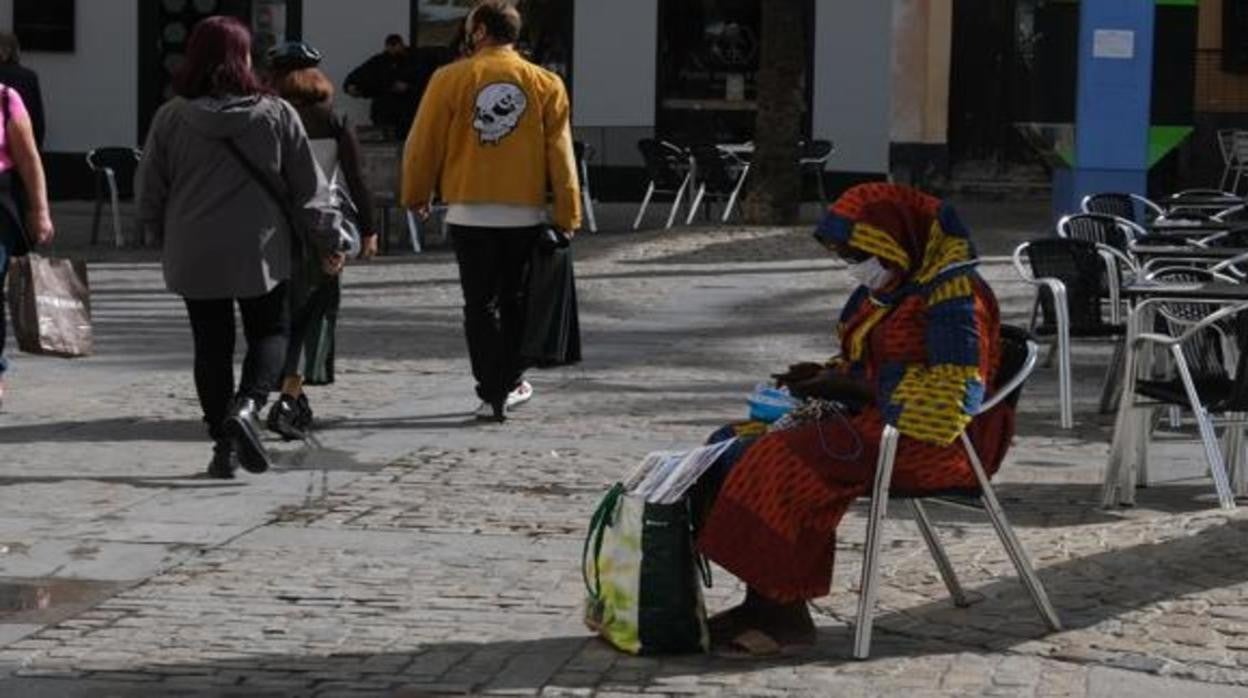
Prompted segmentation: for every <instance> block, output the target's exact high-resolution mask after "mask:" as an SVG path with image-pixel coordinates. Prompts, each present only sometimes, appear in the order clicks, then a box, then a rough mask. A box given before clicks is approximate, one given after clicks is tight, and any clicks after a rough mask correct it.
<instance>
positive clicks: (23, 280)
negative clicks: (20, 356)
mask: <svg viewBox="0 0 1248 698" xmlns="http://www.w3.org/2000/svg"><path fill="white" fill-rule="evenodd" d="M8 295H9V309H10V311H11V315H12V318H13V334H14V335H16V337H17V346H18V348H19V349H21V350H22V351H24V352H27V353H30V354H46V355H49V356H64V357H79V356H90V355H91V352H92V349H93V347H94V339H93V335H92V331H91V292H90V289H89V286H88V284H87V266H86V264H85V263H83V262H81V261H78V260H69V259H54V258H51V257H43V256H41V255H37V254H30V255H27V256H25V257H17V258H15V259H14V260H13V262H12V266H11V269H10V271H9V290H8Z"/></svg>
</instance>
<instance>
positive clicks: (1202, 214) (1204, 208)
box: [1158, 189, 1244, 219]
mask: <svg viewBox="0 0 1248 698" xmlns="http://www.w3.org/2000/svg"><path fill="white" fill-rule="evenodd" d="M1158 203H1159V204H1160V205H1161V206H1162V207H1163V208H1165V209H1166V217H1167V218H1188V219H1192V218H1195V219H1208V218H1213V217H1215V216H1217V215H1218V214H1220V213H1223V212H1225V211H1227V210H1229V209H1232V208H1235V207H1237V206H1242V205H1243V204H1244V197H1242V196H1240V195H1238V194H1236V193H1234V192H1229V191H1222V190H1220V189H1184V190H1183V191H1180V192H1175V193H1174V194H1171V195H1170V196H1167V197H1166V198H1165V199H1162V200H1161V201H1160V202H1158Z"/></svg>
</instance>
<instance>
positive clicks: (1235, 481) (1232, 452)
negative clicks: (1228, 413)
mask: <svg viewBox="0 0 1248 698" xmlns="http://www.w3.org/2000/svg"><path fill="white" fill-rule="evenodd" d="M1244 417H1245V415H1244V414H1243V413H1237V414H1234V415H1232V418H1233V419H1234V421H1235V423H1234V424H1232V425H1230V426H1229V427H1227V433H1228V434H1230V439H1229V441H1230V444H1229V445H1228V447H1227V462H1228V463H1229V464H1230V472H1231V491H1232V492H1234V493H1235V496H1236V497H1248V477H1245V475H1248V473H1246V472H1245V465H1246V464H1245V462H1244V425H1243V420H1244Z"/></svg>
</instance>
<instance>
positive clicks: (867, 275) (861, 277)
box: [849, 257, 893, 291]
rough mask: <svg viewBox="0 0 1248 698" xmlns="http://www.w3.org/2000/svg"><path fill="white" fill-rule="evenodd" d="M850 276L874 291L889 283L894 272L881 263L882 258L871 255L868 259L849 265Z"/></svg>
mask: <svg viewBox="0 0 1248 698" xmlns="http://www.w3.org/2000/svg"><path fill="white" fill-rule="evenodd" d="M849 278H851V279H853V280H854V281H855V282H857V283H858V284H859V285H860V286H866V287H867V288H869V289H871V290H872V291H878V290H879V289H881V288H884V287H885V286H887V285H888V282H889V281H891V280H892V278H893V272H891V271H889V270H888V268H887V267H885V266H884V265H883V264H880V260H879V259H877V258H875V257H869V258H868V259H867V260H866V261H863V262H858V263H857V264H851V265H849Z"/></svg>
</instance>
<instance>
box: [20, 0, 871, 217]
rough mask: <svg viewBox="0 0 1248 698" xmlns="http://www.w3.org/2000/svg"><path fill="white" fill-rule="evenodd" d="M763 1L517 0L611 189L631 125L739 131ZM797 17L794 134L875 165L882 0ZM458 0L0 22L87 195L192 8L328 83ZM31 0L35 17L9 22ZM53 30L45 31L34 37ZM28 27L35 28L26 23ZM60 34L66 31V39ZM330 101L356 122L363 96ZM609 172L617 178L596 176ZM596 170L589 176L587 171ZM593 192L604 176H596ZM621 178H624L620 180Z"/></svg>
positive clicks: (171, 58) (161, 73)
mask: <svg viewBox="0 0 1248 698" xmlns="http://www.w3.org/2000/svg"><path fill="white" fill-rule="evenodd" d="M761 1H762V0H628V1H627V2H621V1H620V0H519V4H520V5H521V6H522V9H523V10H524V12H525V15H526V19H527V24H528V27H527V28H526V34H525V38H524V49H525V50H526V51H527V52H529V54H530V55H531V57H532V58H533V59H534V60H536V61H538V62H540V63H542V64H544V65H546V66H548V67H550V68H552V69H554V70H556V71H558V72H560V73H561V74H563V75H564V76H565V78H566V79H567V81H568V85H569V90H570V93H571V95H572V100H573V111H574V116H573V119H574V126H575V129H576V133H577V137H578V138H580V139H582V140H585V141H587V142H588V143H589V144H591V145H592V146H593V147H594V150H595V151H596V154H597V155H596V159H595V161H594V163H593V164H594V167H595V169H596V170H597V173H598V174H599V175H600V176H601V177H602V178H603V181H604V182H605V183H606V184H607V185H608V186H607V187H606V188H607V189H613V190H614V189H618V195H619V196H621V197H631V196H633V195H634V194H640V191H641V188H642V186H643V185H644V183H642V182H640V181H639V180H638V177H637V172H638V171H639V169H640V167H641V165H642V162H641V159H640V155H639V153H638V151H637V146H636V143H637V140H638V139H640V138H646V137H652V136H656V135H657V136H658V137H661V138H670V139H674V140H678V141H688V140H690V139H704V140H715V141H721V142H727V141H742V140H748V139H749V138H750V137H751V134H752V124H753V113H754V110H755V109H756V103H755V102H754V95H755V89H754V77H755V74H756V73H757V70H758V61H759V56H758V52H759V43H760V41H759V40H760V27H759V3H760V2H761ZM793 1H794V2H799V3H802V4H803V6H804V10H803V11H804V12H806V14H807V17H808V26H809V28H810V31H809V35H808V37H807V38H808V39H809V41H810V44H809V45H810V64H809V67H810V70H809V81H808V82H809V85H808V88H807V99H808V101H809V114H808V119H807V128H806V130H807V135H808V136H809V137H812V138H820V139H828V140H831V141H833V142H834V143H835V144H836V146H837V154H836V155H835V157H834V158H833V159H832V161H831V163H830V164H829V170H830V171H833V172H839V173H843V174H845V175H846V176H848V177H851V178H853V177H868V178H874V177H881V176H884V175H885V174H886V173H887V172H888V165H889V140H890V124H891V122H892V112H891V101H892V94H893V82H892V78H891V75H890V66H891V62H892V48H891V40H890V37H891V36H892V26H893V20H892V3H887V2H885V3H881V2H878V0H793ZM471 5H472V0H108V1H107V2H100V1H99V0H95V1H92V2H85V1H82V0H79V1H78V2H74V1H73V0H0V27H3V28H6V29H8V28H16V29H17V31H18V33H19V36H22V37H23V38H26V39H27V41H26V43H27V44H28V46H26V47H25V48H24V50H23V62H24V63H25V64H26V65H28V66H30V67H31V68H33V69H35V70H36V71H37V72H38V73H39V74H40V77H41V79H42V81H43V85H44V90H45V101H46V103H47V111H48V137H47V143H46V151H47V158H48V161H49V169H50V170H53V173H52V174H53V179H54V184H55V187H54V188H55V189H56V191H57V193H58V194H60V195H62V196H65V195H77V196H82V195H85V194H89V193H90V191H91V188H90V187H91V183H90V178H89V173H87V172H86V170H85V167H84V166H83V165H82V157H83V155H84V154H85V153H86V152H87V151H89V150H91V149H92V148H95V147H99V146H106V145H141V144H142V140H143V137H144V135H145V130H146V128H147V125H148V123H150V120H151V117H152V115H153V114H154V112H155V110H156V109H157V108H158V107H159V105H160V104H161V103H162V102H163V101H164V100H165V99H167V98H168V96H169V78H170V75H171V74H172V71H173V70H175V69H176V68H177V65H178V63H179V61H180V59H181V51H182V50H183V49H184V46H185V41H186V39H187V36H188V35H189V32H190V29H191V28H192V27H193V25H194V23H195V22H196V21H197V20H198V19H200V18H202V17H205V16H209V15H212V14H230V15H234V16H237V17H239V18H240V19H243V20H244V21H246V22H248V23H249V24H250V25H251V26H252V28H253V30H254V31H255V32H256V37H257V39H256V41H257V44H258V47H260V48H263V47H264V46H267V45H270V44H272V43H273V42H274V41H277V40H280V39H284V38H302V39H304V40H306V41H308V42H309V43H311V44H313V45H314V46H316V47H317V48H318V49H319V50H320V51H321V52H322V53H323V54H324V55H325V57H326V59H325V63H324V66H323V67H324V69H325V70H326V72H327V73H328V74H329V75H330V77H331V78H333V79H334V81H335V83H336V84H338V85H339V86H341V84H342V81H343V79H344V78H345V77H346V75H347V73H348V72H350V71H351V70H352V69H353V68H354V67H355V66H357V65H359V64H361V63H362V62H363V61H365V60H366V59H367V58H368V57H369V56H371V55H373V54H375V53H377V52H378V51H380V50H381V47H382V42H383V38H384V37H385V36H386V35H388V34H395V33H397V34H402V35H404V36H409V37H411V43H412V44H413V46H415V47H417V48H422V47H429V46H442V45H445V44H446V43H447V42H448V41H449V39H450V38H451V36H452V34H453V31H454V28H455V26H456V24H457V23H458V22H460V21H461V20H462V17H463V16H464V14H465V13H466V12H467V11H468V9H469V8H470V7H471ZM32 7H35V8H36V10H37V12H38V14H39V18H38V26H37V27H32V26H31V25H29V24H26V25H24V24H22V22H23V17H24V16H25V17H29V14H30V11H31V9H30V8H32ZM49 31H52V32H53V33H54V34H55V36H56V37H59V38H58V39H57V41H49V40H48V36H50V35H49V34H48V32H49ZM39 32H43V33H42V34H40V33H39ZM66 37H68V39H66ZM338 106H339V108H340V109H344V110H346V111H348V112H349V113H351V115H352V116H353V117H354V118H355V120H356V121H357V122H358V123H366V122H367V115H368V105H367V103H366V102H364V101H363V100H356V99H353V98H350V97H347V96H345V95H340V96H339V98H338ZM615 183H618V185H619V186H618V187H616V186H610V185H611V184H615ZM595 184H596V185H598V184H599V182H598V180H596V181H595ZM597 188H598V190H599V192H600V193H601V192H603V190H604V186H602V185H599V186H597ZM634 189H635V190H636V191H635V192H634V191H633V190H634Z"/></svg>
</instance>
